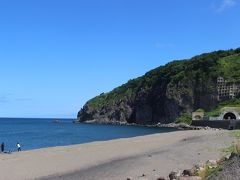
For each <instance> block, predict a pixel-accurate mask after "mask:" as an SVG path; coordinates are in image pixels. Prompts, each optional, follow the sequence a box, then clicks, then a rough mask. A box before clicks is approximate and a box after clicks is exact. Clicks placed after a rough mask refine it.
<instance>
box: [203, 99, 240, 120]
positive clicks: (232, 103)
mask: <svg viewBox="0 0 240 180" xmlns="http://www.w3.org/2000/svg"><path fill="white" fill-rule="evenodd" d="M228 107H231V108H234V109H235V110H236V111H238V112H240V99H239V98H236V99H231V100H227V101H223V102H220V103H219V104H218V105H217V106H216V107H214V108H213V109H212V110H211V111H209V112H206V113H205V115H206V116H207V117H209V116H219V115H220V114H221V112H222V111H223V110H224V108H228Z"/></svg>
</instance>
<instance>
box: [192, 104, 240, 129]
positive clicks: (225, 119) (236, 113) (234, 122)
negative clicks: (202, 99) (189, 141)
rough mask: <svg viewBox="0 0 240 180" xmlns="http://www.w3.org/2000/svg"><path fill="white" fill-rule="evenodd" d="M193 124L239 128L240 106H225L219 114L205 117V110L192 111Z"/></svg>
mask: <svg viewBox="0 0 240 180" xmlns="http://www.w3.org/2000/svg"><path fill="white" fill-rule="evenodd" d="M192 120H193V121H192V125H194V126H209V127H212V128H223V129H239V128H240V108H239V107H224V108H222V109H221V111H220V113H219V116H214V117H205V116H204V113H203V112H193V113H192Z"/></svg>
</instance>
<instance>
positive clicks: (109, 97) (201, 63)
mask: <svg viewBox="0 0 240 180" xmlns="http://www.w3.org/2000/svg"><path fill="white" fill-rule="evenodd" d="M238 53H240V48H239V49H236V50H228V51H223V50H221V51H215V52H212V53H205V54H202V55H199V56H195V57H193V58H192V59H190V60H176V61H173V62H170V63H168V64H166V65H165V66H160V67H158V68H156V69H153V70H151V71H149V72H148V73H146V74H145V75H144V76H142V77H139V78H136V79H133V80H130V81H128V82H127V83H126V84H123V85H122V86H120V87H117V88H116V89H114V90H113V91H111V92H109V93H102V94H101V95H99V96H97V97H95V98H93V99H91V100H90V101H88V102H87V104H88V105H89V106H92V107H100V106H102V105H105V104H112V103H114V101H116V100H119V99H121V98H123V97H128V98H129V99H131V100H134V98H135V95H136V93H137V91H139V90H140V89H141V90H144V91H147V90H150V89H152V88H153V87H154V86H155V85H156V84H157V83H158V81H159V80H166V81H167V82H169V83H171V84H176V83H178V82H179V81H188V80H189V77H198V78H199V79H201V80H204V79H206V77H205V76H206V75H207V76H209V77H213V78H217V77H218V76H223V77H224V78H225V79H228V80H232V81H233V80H234V81H237V82H240V68H239V67H240V57H239V55H237V54H238Z"/></svg>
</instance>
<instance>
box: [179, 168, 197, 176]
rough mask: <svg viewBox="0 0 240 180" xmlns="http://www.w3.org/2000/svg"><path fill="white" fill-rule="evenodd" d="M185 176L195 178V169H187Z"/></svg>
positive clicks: (184, 172)
mask: <svg viewBox="0 0 240 180" xmlns="http://www.w3.org/2000/svg"><path fill="white" fill-rule="evenodd" d="M182 175H183V176H193V175H194V169H185V170H184V171H183V173H182Z"/></svg>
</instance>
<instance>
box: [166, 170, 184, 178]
mask: <svg viewBox="0 0 240 180" xmlns="http://www.w3.org/2000/svg"><path fill="white" fill-rule="evenodd" d="M180 176H181V172H180V171H172V172H171V173H170V174H169V178H170V180H175V179H178V178H179V177H180Z"/></svg>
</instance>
